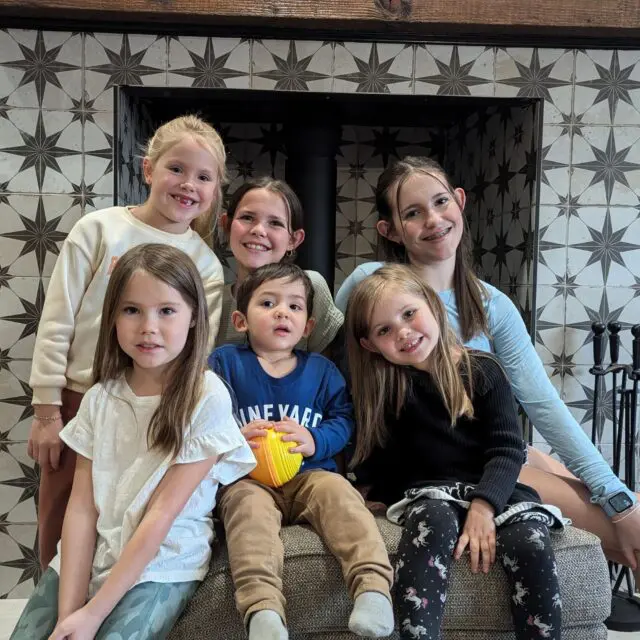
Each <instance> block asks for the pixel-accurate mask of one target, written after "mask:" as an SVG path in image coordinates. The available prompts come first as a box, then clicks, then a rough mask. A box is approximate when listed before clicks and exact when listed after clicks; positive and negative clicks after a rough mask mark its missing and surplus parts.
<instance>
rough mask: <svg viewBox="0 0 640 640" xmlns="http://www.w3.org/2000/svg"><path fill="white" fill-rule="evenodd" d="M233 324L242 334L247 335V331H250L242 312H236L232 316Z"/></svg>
mask: <svg viewBox="0 0 640 640" xmlns="http://www.w3.org/2000/svg"><path fill="white" fill-rule="evenodd" d="M231 323H232V324H233V327H234V328H235V330H236V331H239V332H240V333H246V332H247V331H249V325H248V324H247V318H246V317H245V315H244V313H241V312H240V311H234V312H233V313H232V314H231Z"/></svg>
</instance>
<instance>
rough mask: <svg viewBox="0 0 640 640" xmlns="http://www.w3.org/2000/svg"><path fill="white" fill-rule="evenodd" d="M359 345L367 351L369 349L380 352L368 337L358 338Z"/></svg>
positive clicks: (372, 351)
mask: <svg viewBox="0 0 640 640" xmlns="http://www.w3.org/2000/svg"><path fill="white" fill-rule="evenodd" d="M360 346H361V347H362V348H363V349H366V350H367V351H371V353H380V352H379V351H378V350H377V349H376V348H375V346H374V345H373V342H371V340H369V339H368V338H360Z"/></svg>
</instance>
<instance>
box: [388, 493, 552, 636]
mask: <svg viewBox="0 0 640 640" xmlns="http://www.w3.org/2000/svg"><path fill="white" fill-rule="evenodd" d="M465 514H466V511H465V510H464V509H463V508H462V507H460V506H458V505H456V504H455V503H452V502H446V501H443V500H433V499H430V498H422V499H419V500H417V501H415V502H413V503H412V504H411V505H410V506H409V507H408V509H407V513H406V514H405V521H404V523H403V525H404V528H403V531H402V537H401V539H400V544H399V546H398V560H397V564H396V586H395V588H396V608H397V610H398V614H399V615H398V621H399V623H400V637H401V638H402V639H403V640H440V638H441V630H440V627H441V625H442V617H443V613H444V605H445V601H446V599H447V586H448V580H449V573H450V569H451V564H452V561H453V557H452V556H453V550H454V549H455V546H456V543H457V541H458V537H459V535H460V531H461V523H463V522H464V518H465ZM517 517H518V516H516V518H517ZM496 562H499V563H500V564H501V565H502V566H503V568H504V570H505V572H506V574H507V578H508V580H509V583H510V585H511V599H510V605H511V613H512V616H513V624H514V626H515V635H516V638H517V639H518V640H533V639H534V638H535V640H539V639H540V638H552V639H553V640H560V638H561V625H562V603H561V601H560V590H559V587H558V577H557V571H556V563H555V558H554V554H553V549H552V548H551V540H550V538H549V529H548V528H547V526H546V525H545V524H543V523H541V522H537V521H533V520H529V521H527V520H522V519H521V520H519V521H514V522H510V523H506V524H504V525H502V526H501V527H500V528H499V529H498V530H497V532H496Z"/></svg>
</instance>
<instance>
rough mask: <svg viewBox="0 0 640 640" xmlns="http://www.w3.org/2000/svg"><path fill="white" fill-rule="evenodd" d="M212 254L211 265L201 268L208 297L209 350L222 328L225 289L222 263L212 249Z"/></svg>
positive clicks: (205, 293) (205, 292)
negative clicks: (221, 318)
mask: <svg viewBox="0 0 640 640" xmlns="http://www.w3.org/2000/svg"><path fill="white" fill-rule="evenodd" d="M209 253H210V254H211V258H210V263H209V267H208V268H207V269H206V270H201V271H200V275H201V277H202V284H203V285H204V295H205V297H206V299H207V308H208V310H209V344H208V350H209V351H211V350H212V349H213V347H214V343H215V339H216V336H217V335H218V331H219V329H220V314H221V313H222V293H223V289H224V273H223V271H222V265H221V264H220V261H219V260H218V258H217V256H216V255H215V254H214V253H213V252H212V251H210V252H209Z"/></svg>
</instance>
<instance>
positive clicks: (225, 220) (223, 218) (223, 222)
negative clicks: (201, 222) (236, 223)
mask: <svg viewBox="0 0 640 640" xmlns="http://www.w3.org/2000/svg"><path fill="white" fill-rule="evenodd" d="M228 224H229V214H228V213H226V212H225V213H223V214H221V215H220V218H218V226H219V227H220V229H221V230H222V231H224V232H225V233H226V232H227V225H228Z"/></svg>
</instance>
